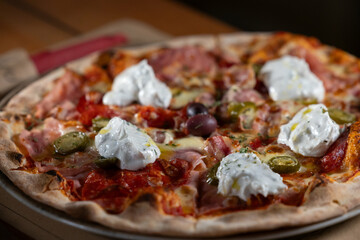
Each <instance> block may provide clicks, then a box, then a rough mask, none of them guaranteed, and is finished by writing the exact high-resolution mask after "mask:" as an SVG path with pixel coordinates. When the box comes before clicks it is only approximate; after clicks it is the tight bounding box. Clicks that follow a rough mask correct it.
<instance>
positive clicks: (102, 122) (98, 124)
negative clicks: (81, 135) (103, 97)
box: [92, 117, 110, 132]
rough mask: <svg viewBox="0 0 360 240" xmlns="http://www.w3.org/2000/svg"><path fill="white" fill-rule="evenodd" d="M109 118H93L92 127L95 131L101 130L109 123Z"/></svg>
mask: <svg viewBox="0 0 360 240" xmlns="http://www.w3.org/2000/svg"><path fill="white" fill-rule="evenodd" d="M109 121H110V119H109V118H103V117H96V118H94V119H93V120H92V127H93V129H94V130H95V131H97V132H98V131H100V130H101V129H102V128H104V127H106V125H107V124H108V123H109Z"/></svg>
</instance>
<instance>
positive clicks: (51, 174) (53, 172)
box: [45, 170, 57, 176]
mask: <svg viewBox="0 0 360 240" xmlns="http://www.w3.org/2000/svg"><path fill="white" fill-rule="evenodd" d="M45 174H47V175H50V176H56V175H57V172H56V171H55V170H50V171H47V172H46V173H45Z"/></svg>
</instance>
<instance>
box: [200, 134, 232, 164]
mask: <svg viewBox="0 0 360 240" xmlns="http://www.w3.org/2000/svg"><path fill="white" fill-rule="evenodd" d="M231 147H232V142H231V139H230V138H228V137H225V136H213V137H210V138H208V139H207V140H206V142H205V145H204V150H205V151H206V152H207V154H208V156H210V157H214V158H215V160H216V162H218V161H220V160H221V159H223V158H224V157H226V156H227V155H229V154H230V153H231Z"/></svg>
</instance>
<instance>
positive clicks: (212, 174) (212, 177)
mask: <svg viewBox="0 0 360 240" xmlns="http://www.w3.org/2000/svg"><path fill="white" fill-rule="evenodd" d="M219 166H220V162H218V163H215V165H214V166H212V167H211V168H210V170H209V172H208V174H207V175H206V182H207V183H208V184H210V185H214V186H217V185H218V184H219V179H218V178H217V177H216V173H217V170H218V168H219Z"/></svg>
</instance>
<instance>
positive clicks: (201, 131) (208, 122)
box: [186, 114, 217, 136]
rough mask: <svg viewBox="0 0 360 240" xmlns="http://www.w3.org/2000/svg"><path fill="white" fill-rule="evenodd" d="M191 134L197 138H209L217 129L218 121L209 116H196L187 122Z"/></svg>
mask: <svg viewBox="0 0 360 240" xmlns="http://www.w3.org/2000/svg"><path fill="white" fill-rule="evenodd" d="M186 127H187V129H188V131H189V133H190V134H192V135H195V136H208V135H210V134H211V133H212V132H214V131H215V130H216V128H217V121H216V119H215V118H214V117H213V116H212V115H209V114H198V115H195V116H193V117H191V118H189V120H188V121H187V122H186Z"/></svg>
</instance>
